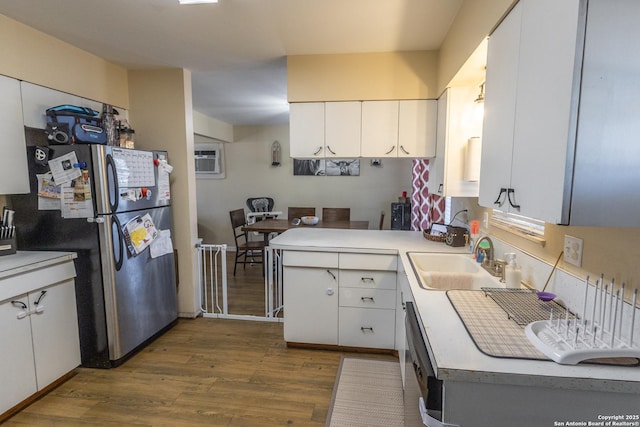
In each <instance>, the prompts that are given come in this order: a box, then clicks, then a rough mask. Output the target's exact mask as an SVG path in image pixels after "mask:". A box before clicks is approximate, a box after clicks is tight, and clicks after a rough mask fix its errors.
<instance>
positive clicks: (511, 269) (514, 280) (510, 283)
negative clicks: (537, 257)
mask: <svg viewBox="0 0 640 427" xmlns="http://www.w3.org/2000/svg"><path fill="white" fill-rule="evenodd" d="M504 258H505V260H506V262H507V265H506V266H505V267H504V281H505V282H506V285H507V288H513V289H520V282H521V281H522V271H521V270H520V267H519V266H518V265H517V264H516V254H515V253H506V254H504Z"/></svg>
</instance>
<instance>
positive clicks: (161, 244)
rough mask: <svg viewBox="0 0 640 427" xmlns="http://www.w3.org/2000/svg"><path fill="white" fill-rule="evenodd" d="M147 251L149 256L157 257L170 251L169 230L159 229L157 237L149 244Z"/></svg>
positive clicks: (171, 245) (171, 249)
mask: <svg viewBox="0 0 640 427" xmlns="http://www.w3.org/2000/svg"><path fill="white" fill-rule="evenodd" d="M149 252H150V253H151V258H158V257H159V256H162V255H166V254H170V253H172V252H173V243H172V242H171V230H159V232H158V237H157V238H156V239H155V240H154V241H153V242H152V243H151V246H149Z"/></svg>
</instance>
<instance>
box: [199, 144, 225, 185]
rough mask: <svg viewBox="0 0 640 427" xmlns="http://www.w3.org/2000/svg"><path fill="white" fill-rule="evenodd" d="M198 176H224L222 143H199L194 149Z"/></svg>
mask: <svg viewBox="0 0 640 427" xmlns="http://www.w3.org/2000/svg"><path fill="white" fill-rule="evenodd" d="M193 157H194V160H195V165H196V176H197V177H198V178H206V177H208V178H224V149H223V145H222V144H206V145H205V144H202V145H200V144H198V145H196V147H195V151H194V156H193Z"/></svg>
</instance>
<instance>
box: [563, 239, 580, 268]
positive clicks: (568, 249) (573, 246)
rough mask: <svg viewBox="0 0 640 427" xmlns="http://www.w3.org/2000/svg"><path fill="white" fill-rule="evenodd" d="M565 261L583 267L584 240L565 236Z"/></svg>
mask: <svg viewBox="0 0 640 427" xmlns="http://www.w3.org/2000/svg"><path fill="white" fill-rule="evenodd" d="M564 260H565V262H567V263H569V264H572V265H575V266H576V267H580V266H582V239H579V238H577V237H573V236H569V235H565V236H564Z"/></svg>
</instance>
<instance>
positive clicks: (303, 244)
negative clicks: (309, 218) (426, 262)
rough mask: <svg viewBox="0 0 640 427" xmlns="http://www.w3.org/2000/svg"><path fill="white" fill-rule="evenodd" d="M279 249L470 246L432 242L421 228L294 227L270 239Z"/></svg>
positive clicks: (422, 249)
mask: <svg viewBox="0 0 640 427" xmlns="http://www.w3.org/2000/svg"><path fill="white" fill-rule="evenodd" d="M269 245H270V246H272V247H274V248H276V249H293V248H295V249H297V250H306V251H323V250H329V251H336V250H340V251H342V252H362V251H363V250H365V251H366V252H367V253H390V254H397V253H398V251H399V250H402V251H417V252H450V253H468V248H452V247H451V246H447V245H445V244H444V243H439V242H432V241H429V240H427V239H425V238H424V237H423V236H422V232H418V231H397V230H338V229H332V228H311V227H305V228H292V229H290V230H287V231H286V232H285V233H282V234H280V235H278V236H276V237H274V238H273V239H271V240H270V241H269Z"/></svg>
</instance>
